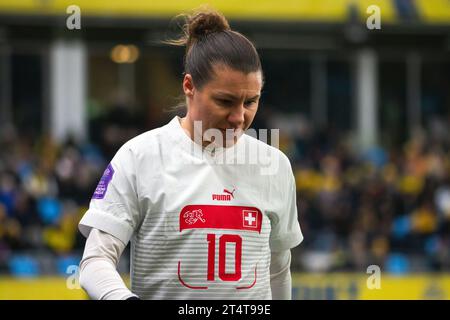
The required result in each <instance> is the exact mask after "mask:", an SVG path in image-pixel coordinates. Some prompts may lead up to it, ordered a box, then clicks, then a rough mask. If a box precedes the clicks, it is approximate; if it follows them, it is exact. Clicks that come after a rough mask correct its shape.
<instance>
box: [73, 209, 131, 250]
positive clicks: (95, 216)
mask: <svg viewBox="0 0 450 320" xmlns="http://www.w3.org/2000/svg"><path fill="white" fill-rule="evenodd" d="M78 228H79V230H80V232H81V234H82V235H83V236H85V237H86V238H87V237H88V236H89V233H90V232H91V229H92V228H96V229H99V230H101V231H103V232H106V233H109V234H111V235H113V236H114V237H116V238H118V239H119V240H121V241H122V242H123V243H125V244H127V243H128V241H130V239H131V236H132V235H133V228H132V227H131V226H130V225H128V224H127V223H126V222H124V221H121V220H119V219H118V218H116V217H114V216H112V215H110V214H107V213H105V212H103V211H101V210H98V209H89V210H88V211H86V213H85V215H84V216H83V218H82V219H81V221H80V223H79V227H78Z"/></svg>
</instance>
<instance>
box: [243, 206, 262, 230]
mask: <svg viewBox="0 0 450 320" xmlns="http://www.w3.org/2000/svg"><path fill="white" fill-rule="evenodd" d="M242 223H243V224H242V225H243V227H245V228H257V227H258V211H254V210H242Z"/></svg>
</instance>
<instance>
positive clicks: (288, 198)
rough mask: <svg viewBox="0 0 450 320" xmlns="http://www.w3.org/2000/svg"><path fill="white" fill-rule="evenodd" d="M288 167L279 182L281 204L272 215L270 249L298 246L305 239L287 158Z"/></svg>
mask: <svg viewBox="0 0 450 320" xmlns="http://www.w3.org/2000/svg"><path fill="white" fill-rule="evenodd" d="M286 161H287V167H288V169H287V170H286V171H285V174H284V175H282V178H284V179H281V180H280V181H279V182H278V183H281V184H282V186H281V187H280V188H279V195H280V197H281V201H280V205H279V206H277V210H276V212H274V213H273V214H272V215H271V227H272V230H271V233H270V249H271V250H272V251H276V252H278V251H283V250H287V249H291V248H293V247H296V246H298V245H299V244H300V243H301V242H302V241H303V234H302V231H301V229H300V224H299V221H298V212H297V192H296V184H295V178H294V174H293V173H292V169H291V166H290V163H289V160H288V159H287V158H286Z"/></svg>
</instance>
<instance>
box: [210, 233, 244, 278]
mask: <svg viewBox="0 0 450 320" xmlns="http://www.w3.org/2000/svg"><path fill="white" fill-rule="evenodd" d="M207 241H208V277H207V279H208V281H215V265H216V235H215V234H213V233H208V234H207ZM227 243H234V244H235V251H234V272H233V273H226V270H225V265H226V261H227V259H226V257H227ZM241 262H242V238H241V236H239V235H236V234H224V235H222V236H220V237H219V278H220V279H221V280H222V281H238V280H240V279H241Z"/></svg>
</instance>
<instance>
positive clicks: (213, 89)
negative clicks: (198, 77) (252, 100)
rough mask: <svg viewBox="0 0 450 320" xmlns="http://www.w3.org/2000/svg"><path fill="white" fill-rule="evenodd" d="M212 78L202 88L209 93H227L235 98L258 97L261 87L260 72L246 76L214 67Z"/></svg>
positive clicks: (225, 68)
mask: <svg viewBox="0 0 450 320" xmlns="http://www.w3.org/2000/svg"><path fill="white" fill-rule="evenodd" d="M213 70H214V76H213V77H212V79H211V80H210V81H209V82H208V83H207V84H206V85H205V86H204V89H205V90H207V91H209V92H210V93H215V94H221V93H229V94H232V95H235V96H243V95H252V96H255V95H259V94H260V92H261V87H262V74H261V71H257V72H250V73H248V74H246V73H243V72H242V71H237V70H234V69H231V68H229V67H225V66H217V65H216V66H214V68H213Z"/></svg>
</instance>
